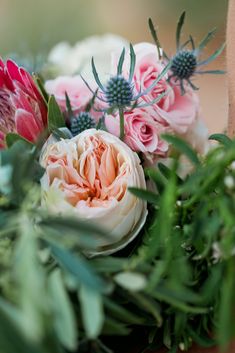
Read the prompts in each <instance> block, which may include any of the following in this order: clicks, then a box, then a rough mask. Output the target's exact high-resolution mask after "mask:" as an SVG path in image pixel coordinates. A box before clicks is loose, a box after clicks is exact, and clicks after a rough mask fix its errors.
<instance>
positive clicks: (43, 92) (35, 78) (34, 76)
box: [33, 74, 49, 104]
mask: <svg viewBox="0 0 235 353" xmlns="http://www.w3.org/2000/svg"><path fill="white" fill-rule="evenodd" d="M33 78H34V80H35V81H36V83H37V86H38V88H39V91H40V92H41V95H42V97H43V98H44V101H45V103H46V104H47V103H48V101H49V96H48V94H47V91H46V90H45V88H44V84H43V83H42V80H41V78H40V76H39V75H36V74H34V75H33Z"/></svg>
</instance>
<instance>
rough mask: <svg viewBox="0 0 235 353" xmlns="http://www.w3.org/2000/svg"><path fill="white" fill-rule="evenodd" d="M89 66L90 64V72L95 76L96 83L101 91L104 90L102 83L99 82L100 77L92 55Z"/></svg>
mask: <svg viewBox="0 0 235 353" xmlns="http://www.w3.org/2000/svg"><path fill="white" fill-rule="evenodd" d="M91 66H92V73H93V76H94V78H95V81H96V83H97V85H98V86H99V87H100V89H101V90H102V91H104V86H103V85H102V83H101V82H100V79H99V75H98V73H97V70H96V67H95V63H94V58H93V57H92V59H91Z"/></svg>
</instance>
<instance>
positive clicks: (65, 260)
mask: <svg viewBox="0 0 235 353" xmlns="http://www.w3.org/2000/svg"><path fill="white" fill-rule="evenodd" d="M50 248H51V253H52V255H53V256H54V257H55V259H56V260H57V261H58V262H59V264H60V265H61V266H62V268H64V269H65V270H66V271H68V272H69V273H70V274H71V275H72V276H73V277H74V278H75V279H77V281H78V283H82V284H84V285H85V286H86V287H88V288H91V289H93V290H98V291H103V290H104V287H105V283H104V282H103V281H102V280H101V278H99V277H98V276H97V274H96V273H95V272H94V269H93V268H92V267H91V266H90V265H89V263H88V261H86V260H85V259H83V258H82V257H81V256H79V255H78V254H76V256H75V255H73V254H72V253H71V252H70V251H69V250H66V249H63V248H60V247H58V246H56V245H55V244H52V243H50Z"/></svg>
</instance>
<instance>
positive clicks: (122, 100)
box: [104, 75, 133, 107]
mask: <svg viewBox="0 0 235 353" xmlns="http://www.w3.org/2000/svg"><path fill="white" fill-rule="evenodd" d="M104 94H105V98H106V100H107V103H108V104H109V106H110V107H127V106H130V105H131V102H132V100H133V87H132V85H131V83H130V82H129V81H128V80H126V79H125V78H124V77H123V76H121V75H117V76H113V77H111V78H110V79H109V80H108V82H107V85H106V86H105V90H104Z"/></svg>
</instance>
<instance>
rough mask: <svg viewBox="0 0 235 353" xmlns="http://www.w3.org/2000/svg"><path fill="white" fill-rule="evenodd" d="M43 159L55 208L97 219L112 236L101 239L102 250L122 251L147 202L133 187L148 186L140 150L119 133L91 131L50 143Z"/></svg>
mask: <svg viewBox="0 0 235 353" xmlns="http://www.w3.org/2000/svg"><path fill="white" fill-rule="evenodd" d="M41 163H42V166H43V167H45V169H46V171H45V174H44V176H43V178H42V180H41V186H42V191H43V199H44V202H45V203H46V205H48V207H49V209H50V210H52V211H55V212H58V213H66V212H69V214H70V215H71V214H74V215H75V216H78V217H81V218H83V219H85V220H88V221H94V222H95V224H99V225H101V226H103V227H105V228H106V229H107V230H108V231H109V232H110V233H109V234H110V238H107V239H101V240H100V241H99V245H100V246H99V248H98V249H97V253H101V252H103V253H104V252H106V253H111V252H114V251H117V250H118V249H120V248H121V247H123V246H125V245H126V244H127V243H128V242H129V241H131V240H132V239H133V238H134V237H135V236H136V235H137V234H138V232H139V230H140V228H141V226H142V225H143V222H144V221H145V217H146V203H145V202H143V201H142V200H140V199H138V198H137V197H135V196H134V195H132V194H131V193H130V192H129V191H128V187H130V186H135V187H140V188H146V184H145V178H144V173H143V169H142V167H141V165H140V160H139V158H138V156H137V154H135V153H134V152H132V151H131V149H130V148H129V147H128V146H127V145H126V144H125V143H123V142H122V141H121V140H119V139H118V138H117V137H115V136H113V135H111V134H109V133H107V132H105V131H101V130H95V129H90V130H86V131H84V132H82V133H81V134H79V135H77V136H76V137H74V138H72V139H71V140H61V141H58V142H53V141H52V143H51V144H50V142H49V143H48V144H47V145H46V146H45V148H44V150H43V152H42V156H41ZM53 191H55V193H56V195H57V197H59V199H57V202H56V204H53V203H52V204H51V203H50V193H51V192H53ZM58 195H59V196H58ZM102 247H103V248H102Z"/></svg>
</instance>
